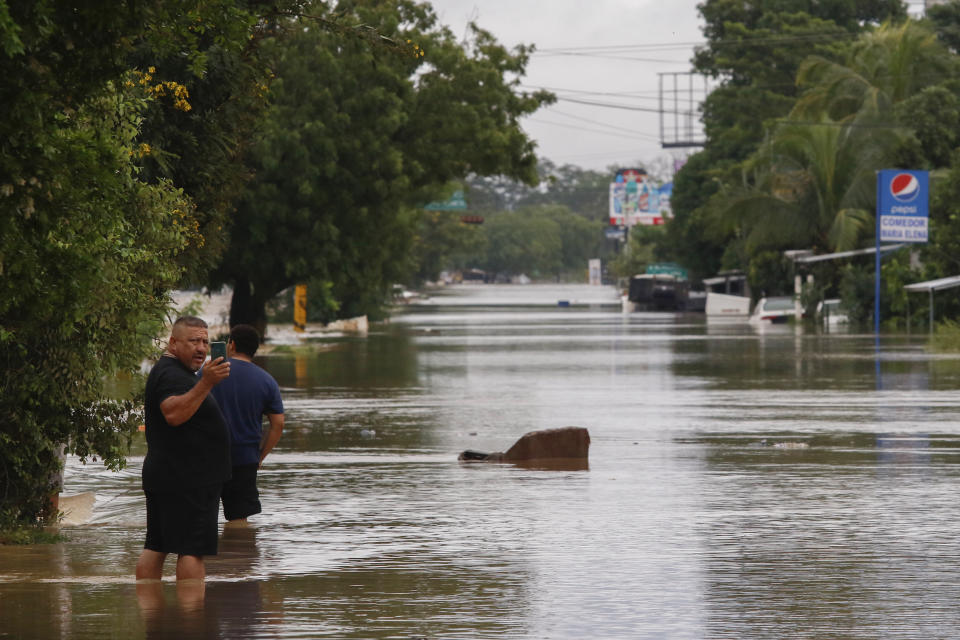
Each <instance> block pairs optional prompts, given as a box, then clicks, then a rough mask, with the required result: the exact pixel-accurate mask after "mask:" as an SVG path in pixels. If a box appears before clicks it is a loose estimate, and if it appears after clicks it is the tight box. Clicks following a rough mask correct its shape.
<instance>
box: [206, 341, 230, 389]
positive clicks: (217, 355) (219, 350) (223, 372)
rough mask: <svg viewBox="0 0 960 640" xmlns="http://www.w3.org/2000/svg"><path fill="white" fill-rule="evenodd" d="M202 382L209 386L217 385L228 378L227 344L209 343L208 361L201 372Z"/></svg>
mask: <svg viewBox="0 0 960 640" xmlns="http://www.w3.org/2000/svg"><path fill="white" fill-rule="evenodd" d="M201 375H202V376H203V379H204V380H207V381H208V382H210V384H211V385H216V384H219V383H220V382H221V381H222V380H224V379H225V378H227V377H229V376H230V362H229V361H228V360H227V343H226V342H211V343H210V361H209V362H207V363H206V364H205V365H204V367H203V371H202V372H201Z"/></svg>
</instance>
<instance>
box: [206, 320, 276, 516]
mask: <svg viewBox="0 0 960 640" xmlns="http://www.w3.org/2000/svg"><path fill="white" fill-rule="evenodd" d="M259 347H260V336H259V334H258V333H257V330H256V329H254V328H253V327H251V326H250V325H246V324H240V325H237V326H235V327H233V329H231V330H230V340H229V342H227V358H228V361H229V362H230V377H229V378H227V379H226V380H224V381H223V382H221V383H220V384H218V385H217V386H216V387H214V388H213V391H212V392H211V393H212V395H213V397H214V398H216V400H217V404H219V405H220V410H221V411H222V412H223V415H224V418H225V419H226V422H227V426H228V427H229V429H230V439H231V451H230V453H231V461H232V464H233V478H232V479H231V480H229V481H228V482H226V483H224V485H223V493H222V494H221V496H220V499H221V501H222V502H223V516H224V517H225V518H226V519H227V521H228V522H230V523H246V521H247V517H249V516H252V515H254V514H256V513H260V511H261V506H260V493H259V492H258V491H257V470H258V469H259V468H260V466H261V465H262V464H263V459H264V458H266V457H267V454H268V453H270V451H271V450H272V449H273V447H274V446H275V445H276V444H277V442H278V441H279V440H280V436H281V434H282V433H283V422H284V417H283V400H282V399H281V397H280V387H279V386H278V385H277V382H276V380H274V379H273V378H272V377H271V376H270V374H269V373H267V372H266V371H264V370H263V369H261V368H260V367H259V366H257V365H255V364H254V363H253V356H254V354H255V353H256V352H257V349H258V348H259ZM228 383H229V384H228ZM263 416H266V417H267V420H268V421H269V423H270V428H269V430H268V431H267V433H266V436H264V433H263Z"/></svg>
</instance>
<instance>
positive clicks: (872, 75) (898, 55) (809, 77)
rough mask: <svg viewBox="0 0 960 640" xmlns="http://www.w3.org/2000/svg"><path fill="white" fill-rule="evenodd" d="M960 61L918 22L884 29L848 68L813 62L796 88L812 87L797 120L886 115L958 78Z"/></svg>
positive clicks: (859, 48) (865, 40) (850, 58)
mask: <svg viewBox="0 0 960 640" xmlns="http://www.w3.org/2000/svg"><path fill="white" fill-rule="evenodd" d="M956 65H957V62H956V56H953V55H951V54H950V52H949V51H948V50H947V48H946V47H945V46H944V45H943V44H942V43H940V42H939V41H938V40H937V36H936V34H935V33H934V32H933V31H932V30H931V29H929V28H928V27H926V26H924V25H923V24H921V23H918V22H916V21H913V20H907V21H905V22H902V23H900V24H893V23H890V22H887V23H884V24H883V25H881V26H880V27H878V28H877V29H876V30H875V31H873V32H870V33H867V34H865V35H863V36H861V37H860V38H859V39H858V40H857V41H856V42H855V43H854V44H853V46H852V47H851V48H850V51H849V53H848V54H847V56H846V60H845V62H844V64H838V63H836V62H832V61H830V60H828V59H826V58H824V57H822V56H810V57H809V58H807V59H806V60H805V61H804V62H803V63H802V64H801V65H800V68H799V70H798V72H797V84H799V85H801V86H807V87H809V88H808V90H807V91H806V92H805V93H804V94H803V96H802V97H801V98H800V99H799V100H798V101H797V105H796V106H795V107H794V110H793V113H794V115H800V116H803V117H808V116H810V115H811V114H816V113H821V112H827V113H829V114H830V116H831V117H832V118H834V119H837V120H841V119H843V118H847V117H851V116H853V115H855V114H856V113H857V112H858V111H860V110H861V109H863V108H867V109H872V110H874V111H877V112H880V113H884V112H887V111H888V110H889V109H890V108H891V107H892V106H893V105H894V104H896V103H898V102H900V101H901V100H904V99H906V98H909V97H910V96H912V95H915V94H916V93H918V92H919V91H920V90H922V89H923V88H925V87H928V86H931V85H936V84H939V83H941V82H943V81H944V80H947V79H949V78H951V77H955V76H956Z"/></svg>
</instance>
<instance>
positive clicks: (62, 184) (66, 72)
mask: <svg viewBox="0 0 960 640" xmlns="http://www.w3.org/2000/svg"><path fill="white" fill-rule="evenodd" d="M242 6H243V4H242V3H237V2H230V1H228V0H220V1H215V2H204V3H199V2H161V3H140V2H125V1H123V2H114V1H111V2H106V1H103V0H101V1H94V2H86V3H81V4H76V3H62V2H54V1H53V0H38V1H37V2H18V3H8V2H6V1H4V0H0V49H2V53H0V73H2V74H3V78H4V81H3V83H2V84H0V103H2V104H3V105H4V118H3V119H2V120H0V224H2V228H3V230H4V231H3V233H2V234H0V528H4V529H6V528H11V527H12V528H17V527H18V526H20V525H26V526H31V525H33V524H34V523H35V522H36V520H37V518H38V517H53V516H54V515H55V514H51V513H48V511H47V510H48V499H49V496H50V493H51V492H52V491H54V490H56V480H55V477H56V473H57V470H58V468H59V466H60V462H59V459H58V454H59V450H60V448H61V446H63V445H66V447H67V449H68V450H69V451H72V452H74V453H76V454H78V455H79V456H80V457H81V458H82V459H87V458H91V457H96V458H100V459H102V460H103V461H104V463H105V464H106V465H107V466H108V468H111V469H117V468H120V467H122V466H123V465H124V462H125V460H124V456H125V454H126V452H127V451H128V448H129V443H130V439H131V437H132V434H133V433H135V431H136V426H137V424H138V423H139V422H141V416H140V415H139V413H140V407H141V406H142V399H141V398H138V397H137V396H136V394H133V395H131V396H129V397H125V398H124V397H121V398H117V397H114V396H113V395H112V393H111V392H110V390H109V389H108V388H107V385H108V384H109V383H110V381H112V380H114V379H115V378H116V377H117V376H118V375H121V374H124V373H129V375H131V376H136V375H137V374H138V372H139V366H140V363H141V362H142V361H143V360H144V358H146V357H148V356H151V355H153V354H154V352H155V350H156V345H155V344H154V339H155V337H156V336H157V335H158V334H159V332H160V330H161V325H162V323H163V321H164V319H165V316H166V314H167V311H168V309H169V306H170V305H169V297H168V291H169V290H170V289H171V288H173V287H174V286H175V285H176V284H177V283H178V281H179V280H180V278H181V275H182V267H181V265H183V264H189V263H190V261H191V259H190V258H187V257H185V256H186V255H187V254H189V253H196V252H200V251H202V250H203V245H204V237H203V235H202V234H201V232H200V231H201V223H202V222H203V221H202V219H201V218H199V217H198V216H197V215H196V210H195V208H194V203H193V202H192V201H191V199H190V198H189V197H188V195H187V194H185V193H184V192H183V190H182V189H181V188H179V185H177V184H175V183H173V182H171V181H170V180H169V179H167V178H166V177H165V176H163V175H152V174H150V172H149V171H145V169H144V164H145V163H144V158H146V157H148V156H149V155H150V153H151V148H150V144H149V143H148V142H146V141H145V139H144V138H143V137H142V133H143V127H144V118H145V117H146V115H147V114H148V113H150V114H153V116H152V117H156V115H157V112H156V110H155V109H154V107H155V106H156V104H157V103H158V102H162V101H164V100H168V99H169V98H170V96H163V95H161V92H160V91H158V89H157V86H156V85H153V84H150V83H149V82H148V81H146V78H147V76H149V75H150V74H152V71H149V70H148V69H138V70H136V71H130V70H129V66H130V64H131V60H132V59H133V58H134V57H135V56H136V55H143V56H145V57H148V58H155V59H169V58H174V57H176V58H178V59H179V60H180V61H181V63H182V64H183V65H185V66H186V67H188V68H189V69H190V70H191V71H192V73H194V74H202V73H204V72H205V71H206V69H207V63H208V60H209V58H210V56H209V54H208V52H207V51H206V50H205V49H204V47H205V46H206V47H208V48H209V47H210V46H215V47H221V48H229V47H228V44H227V43H228V42H233V43H240V42H243V43H244V46H246V41H247V40H248V37H247V34H245V30H246V29H247V27H248V26H249V19H250V15H249V14H248V13H247V12H246V11H245V10H244V9H242ZM198 17H199V18H200V20H199V21H198V20H197V18H198ZM208 19H210V20H211V21H212V22H215V23H216V24H217V26H216V27H215V28H211V27H210V25H209V23H207V22H205V21H206V20H208ZM228 31H229V32H230V33H229V34H228V33H227V32H228ZM207 39H211V40H213V41H214V44H213V45H206V44H203V43H204V42H206V40H207ZM163 87H164V88H166V89H170V90H171V91H172V90H173V89H174V87H175V85H166V84H165V85H163ZM178 99H179V98H178ZM170 102H174V101H172V100H171V101H170ZM174 104H175V103H174ZM135 386H136V385H135Z"/></svg>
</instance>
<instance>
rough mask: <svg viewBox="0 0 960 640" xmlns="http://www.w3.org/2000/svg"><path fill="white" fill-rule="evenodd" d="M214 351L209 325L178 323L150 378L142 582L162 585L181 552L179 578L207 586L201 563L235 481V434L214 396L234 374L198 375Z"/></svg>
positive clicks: (212, 548) (218, 368) (210, 370)
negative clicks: (226, 489) (169, 561)
mask: <svg viewBox="0 0 960 640" xmlns="http://www.w3.org/2000/svg"><path fill="white" fill-rule="evenodd" d="M209 347H210V342H209V339H208V337H207V324H206V322H204V321H203V320H201V319H200V318H195V317H192V316H187V317H183V318H180V319H178V320H177V321H176V322H175V323H174V325H173V331H172V332H171V334H170V342H169V343H168V345H167V351H166V353H164V354H163V357H161V358H160V360H159V361H158V362H157V364H155V365H154V367H153V369H152V370H151V371H150V376H149V377H148V378H147V385H146V390H145V394H146V396H145V402H144V405H145V406H144V408H145V412H146V416H145V417H146V420H145V422H146V437H147V456H146V458H145V459H144V461H143V491H144V493H145V494H146V498H147V539H146V543H145V544H144V549H143V552H142V553H141V554H140V559H139V561H138V562H137V570H136V575H137V580H159V579H160V577H161V575H162V573H163V562H164V560H166V557H167V554H169V553H176V554H177V580H186V579H199V580H201V581H202V580H203V579H204V577H205V573H206V571H205V568H204V563H203V557H204V556H207V555H216V553H217V514H218V507H219V502H220V490H221V487H222V486H223V483H224V482H225V481H227V480H229V479H230V465H231V463H230V434H229V431H228V430H227V425H226V423H225V422H224V419H223V415H222V414H221V412H220V408H219V407H218V406H217V402H216V400H214V399H213V396H211V395H210V390H211V389H212V388H213V387H214V386H215V385H217V384H219V383H220V382H221V381H222V380H224V379H225V378H227V377H228V376H229V375H230V363H229V362H226V361H225V360H224V359H222V358H217V360H215V361H213V362H211V363H209V364H208V365H207V366H205V367H203V372H202V374H201V375H200V376H197V375H196V372H197V370H199V369H200V367H201V366H202V365H203V363H204V361H205V360H206V358H207V351H208V349H209Z"/></svg>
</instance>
